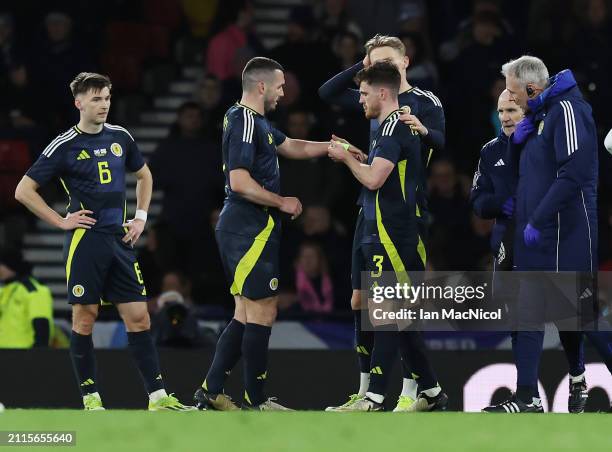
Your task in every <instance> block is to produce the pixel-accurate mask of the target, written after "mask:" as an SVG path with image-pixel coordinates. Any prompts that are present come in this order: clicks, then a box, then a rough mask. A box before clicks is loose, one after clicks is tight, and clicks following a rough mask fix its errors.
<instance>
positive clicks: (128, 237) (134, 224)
mask: <svg viewBox="0 0 612 452" xmlns="http://www.w3.org/2000/svg"><path fill="white" fill-rule="evenodd" d="M123 227H124V228H127V229H128V231H127V233H126V234H125V235H124V236H123V239H122V240H123V243H128V244H130V245H131V246H132V247H134V245H135V244H136V242H137V241H138V239H139V238H140V234H142V231H144V227H145V222H144V221H143V220H139V219H136V218H135V219H133V220H130V221H128V222H127V223H123Z"/></svg>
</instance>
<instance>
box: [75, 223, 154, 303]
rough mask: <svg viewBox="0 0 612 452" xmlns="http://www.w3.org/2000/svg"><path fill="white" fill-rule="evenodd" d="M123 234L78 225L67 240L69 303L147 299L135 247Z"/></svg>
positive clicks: (121, 301)
mask: <svg viewBox="0 0 612 452" xmlns="http://www.w3.org/2000/svg"><path fill="white" fill-rule="evenodd" d="M122 238H123V236H122V235H118V234H108V233H103V232H96V231H92V230H90V229H75V230H73V231H69V232H68V233H67V234H66V238H65V240H64V262H65V263H66V280H67V283H68V302H69V303H70V304H100V303H128V302H133V301H146V300H147V290H146V288H145V284H144V280H143V277H142V272H141V271H140V267H139V265H138V260H137V259H136V252H135V251H134V249H133V248H132V247H131V246H130V245H128V244H126V243H123V242H122V241H121V239H122Z"/></svg>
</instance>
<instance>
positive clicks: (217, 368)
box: [202, 319, 244, 394]
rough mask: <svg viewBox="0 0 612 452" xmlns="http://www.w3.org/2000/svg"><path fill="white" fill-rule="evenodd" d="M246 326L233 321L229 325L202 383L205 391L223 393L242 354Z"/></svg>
mask: <svg viewBox="0 0 612 452" xmlns="http://www.w3.org/2000/svg"><path fill="white" fill-rule="evenodd" d="M243 334H244V324H243V323H241V322H239V321H238V320H236V319H232V320H231V322H230V323H228V324H227V326H226V327H225V329H224V330H223V333H222V334H221V336H219V340H218V341H217V347H216V349H215V357H214V358H213V362H212V365H211V366H210V369H209V370H208V374H207V375H206V379H205V380H204V383H202V387H203V388H204V390H205V391H208V392H212V393H214V394H219V393H221V392H223V386H224V383H225V379H226V377H227V376H228V375H229V373H230V372H231V371H232V369H233V368H234V366H235V365H236V363H237V362H238V360H239V359H240V355H241V354H242V336H243Z"/></svg>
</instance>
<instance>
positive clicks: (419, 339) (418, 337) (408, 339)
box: [399, 330, 438, 390]
mask: <svg viewBox="0 0 612 452" xmlns="http://www.w3.org/2000/svg"><path fill="white" fill-rule="evenodd" d="M399 349H400V355H401V357H402V372H403V374H404V378H405V379H413V380H416V382H417V384H418V387H419V389H420V390H425V389H431V388H435V387H436V386H437V385H438V378H437V377H436V374H435V372H434V370H433V368H432V367H431V363H430V362H429V358H428V357H427V347H426V346H425V341H424V340H423V335H422V334H421V332H420V331H412V330H410V331H400V332H399Z"/></svg>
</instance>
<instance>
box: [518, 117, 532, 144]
mask: <svg viewBox="0 0 612 452" xmlns="http://www.w3.org/2000/svg"><path fill="white" fill-rule="evenodd" d="M534 130H535V124H534V123H533V121H532V119H531V118H530V117H529V116H525V117H524V118H523V120H522V121H521V122H519V123H518V124H517V125H516V128H515V129H514V133H513V134H512V142H513V143H514V144H521V143H524V142H525V140H526V139H527V137H528V136H529V134H530V133H531V132H533V131H534Z"/></svg>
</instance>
